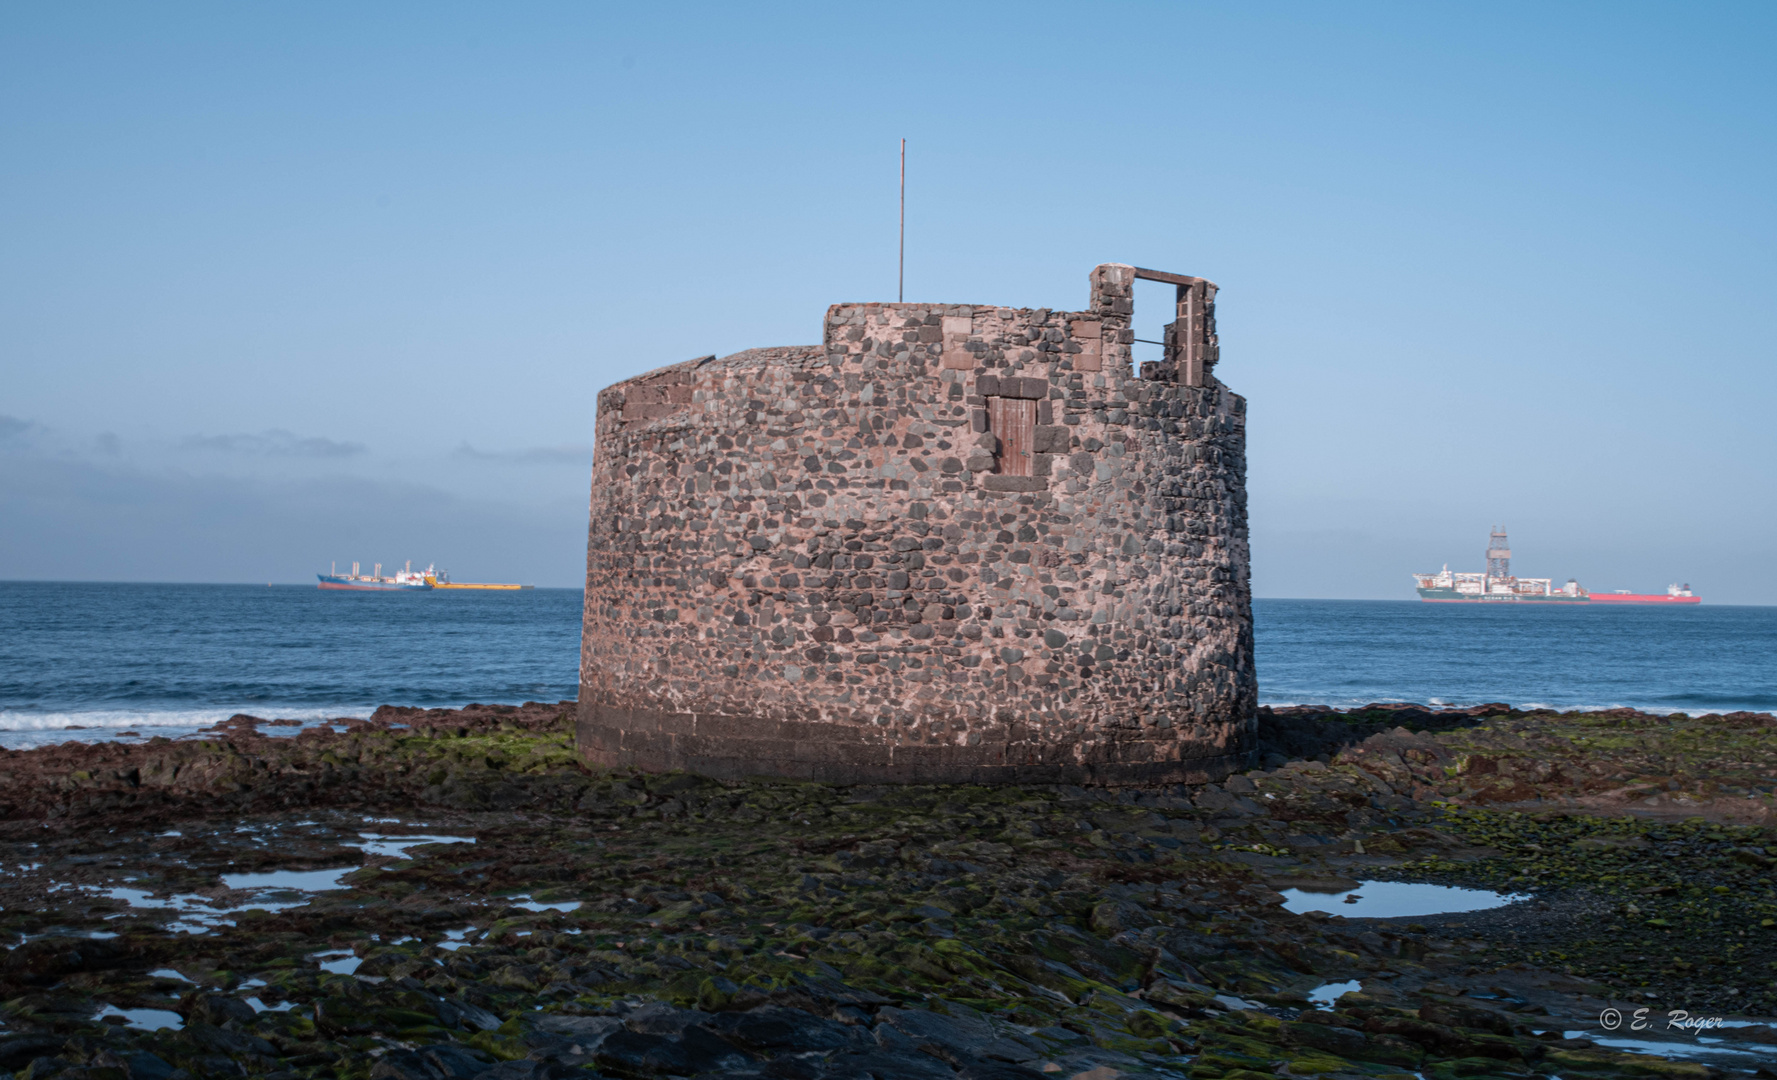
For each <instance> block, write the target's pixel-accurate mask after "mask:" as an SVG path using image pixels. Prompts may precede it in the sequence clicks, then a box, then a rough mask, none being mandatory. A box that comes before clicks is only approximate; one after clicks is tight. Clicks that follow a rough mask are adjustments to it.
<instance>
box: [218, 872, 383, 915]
mask: <svg viewBox="0 0 1777 1080" xmlns="http://www.w3.org/2000/svg"><path fill="white" fill-rule="evenodd" d="M356 869H358V868H357V867H356V866H348V867H346V868H345V869H343V870H270V871H266V872H264V873H259V874H223V875H222V883H223V884H224V885H227V886H228V887H229V888H231V889H295V890H297V891H299V892H324V891H326V890H328V889H347V888H350V887H351V886H349V885H341V884H340V881H339V879H340V878H343V877H345V876H346V875H347V874H349V873H351V872H352V871H354V870H356ZM255 906H259V907H263V906H264V905H262V904H261V905H255Z"/></svg>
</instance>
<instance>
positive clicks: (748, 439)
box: [577, 264, 1256, 784]
mask: <svg viewBox="0 0 1777 1080" xmlns="http://www.w3.org/2000/svg"><path fill="white" fill-rule="evenodd" d="M1137 278H1148V279H1155V280H1159V281H1164V282H1169V283H1171V284H1173V285H1175V286H1177V295H1178V308H1177V315H1178V318H1177V320H1176V321H1175V322H1173V323H1171V324H1170V325H1169V326H1168V327H1167V328H1166V333H1165V337H1166V341H1165V352H1164V359H1163V360H1162V361H1161V362H1158V363H1149V364H1144V365H1143V370H1142V372H1141V377H1140V378H1137V377H1135V376H1134V374H1133V373H1132V372H1131V370H1130V345H1131V343H1132V342H1133V340H1134V335H1133V331H1132V330H1131V329H1130V316H1131V313H1132V300H1133V293H1134V282H1135V280H1136V279H1137ZM1215 291H1216V289H1215V286H1214V285H1213V284H1211V283H1209V282H1207V281H1204V280H1202V279H1200V278H1191V277H1184V276H1182V275H1175V274H1162V273H1158V272H1156V271H1149V270H1142V269H1138V268H1136V267H1132V266H1124V265H1120V264H1106V265H1103V266H1099V267H1097V268H1096V269H1095V270H1093V271H1092V276H1091V302H1090V304H1089V306H1088V308H1087V310H1085V311H1080V312H1058V311H1049V310H1047V309H1034V310H1033V309H1012V308H1003V307H984V306H978V305H967V304H955V305H935V304H838V305H835V306H833V307H831V308H829V309H828V310H827V318H826V325H825V332H824V334H823V338H824V340H823V341H822V343H821V344H820V345H817V346H803V347H796V348H776V349H751V350H748V351H746V352H741V353H736V354H734V355H733V356H727V357H723V358H721V359H717V358H716V357H713V356H712V357H705V358H703V359H701V360H693V361H690V362H687V363H683V364H676V365H673V366H672V367H666V368H661V369H659V370H657V371H653V372H650V373H648V374H646V375H641V376H638V377H636V378H634V379H630V380H628V381H626V382H622V383H618V384H617V385H615V386H612V387H610V388H608V389H606V390H605V391H604V392H603V393H601V394H600V395H599V401H598V436H597V445H596V448H595V452H594V460H593V472H592V510H591V524H590V528H589V530H588V536H587V555H586V613H585V633H584V636H583V638H582V644H581V654H580V705H579V723H578V731H577V742H578V746H579V748H580V751H581V753H582V754H583V755H584V756H585V757H586V758H587V759H588V760H589V761H590V762H592V763H595V764H601V765H635V766H639V767H641V768H644V769H651V770H661V769H688V770H691V771H693V772H698V773H703V774H706V775H712V776H719V777H738V776H746V775H779V776H790V777H798V778H807V779H817V780H827V781H839V782H849V781H873V782H874V781H906V782H933V783H938V782H1005V781H1040V782H1072V783H1110V784H1116V783H1150V782H1175V781H1199V780H1206V779H1213V778H1215V777H1217V776H1220V775H1222V774H1225V773H1226V772H1228V771H1229V770H1231V769H1233V768H1235V767H1238V766H1241V765H1243V764H1244V759H1245V758H1246V756H1247V755H1248V753H1249V752H1250V749H1251V746H1252V738H1253V724H1254V711H1255V705H1256V694H1255V682H1254V677H1253V636H1252V600H1251V591H1250V587H1249V584H1248V576H1249V574H1248V550H1247V526H1246V456H1245V446H1246V428H1245V410H1246V403H1245V400H1244V399H1242V398H1241V397H1240V396H1239V395H1237V394H1234V393H1233V392H1231V391H1230V390H1228V389H1227V388H1226V387H1225V386H1223V385H1222V384H1221V383H1220V382H1219V381H1218V380H1217V379H1216V378H1215V377H1214V374H1213V369H1214V367H1215V362H1216V359H1217V356H1218V352H1217V348H1218V346H1217V340H1216V332H1215Z"/></svg>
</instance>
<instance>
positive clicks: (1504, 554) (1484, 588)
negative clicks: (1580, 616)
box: [1413, 525, 1702, 604]
mask: <svg viewBox="0 0 1777 1080" xmlns="http://www.w3.org/2000/svg"><path fill="white" fill-rule="evenodd" d="M1413 580H1414V582H1415V583H1416V584H1417V585H1418V588H1419V598H1420V599H1421V600H1423V601H1425V602H1426V603H1428V604H1524V603H1529V604H1586V603H1600V604H1604V603H1610V604H1698V603H1702V600H1701V598H1699V597H1698V596H1696V595H1695V594H1693V593H1692V592H1691V587H1690V586H1689V585H1671V586H1668V587H1667V589H1666V592H1665V593H1664V594H1660V593H1632V592H1629V591H1628V590H1626V589H1621V590H1618V591H1616V592H1614V593H1589V592H1587V591H1586V590H1585V589H1583V588H1581V587H1580V583H1579V582H1578V581H1575V580H1574V579H1573V578H1568V579H1567V583H1566V584H1565V585H1562V586H1561V587H1559V588H1557V587H1556V586H1555V581H1554V579H1553V578H1521V577H1515V576H1513V574H1512V547H1511V544H1510V543H1509V542H1508V541H1507V539H1506V531H1505V527H1504V526H1502V525H1496V526H1494V527H1493V531H1492V533H1491V534H1489V535H1488V537H1487V571H1486V573H1482V574H1473V573H1464V572H1452V571H1451V569H1450V564H1449V563H1445V564H1444V568H1443V569H1442V570H1440V571H1438V572H1437V573H1435V574H1414V575H1413Z"/></svg>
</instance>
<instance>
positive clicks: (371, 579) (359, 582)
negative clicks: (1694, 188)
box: [315, 559, 531, 592]
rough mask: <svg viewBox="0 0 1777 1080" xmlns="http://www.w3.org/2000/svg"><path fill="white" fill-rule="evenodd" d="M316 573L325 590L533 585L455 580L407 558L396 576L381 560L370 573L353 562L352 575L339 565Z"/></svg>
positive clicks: (403, 589)
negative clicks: (389, 573) (386, 570)
mask: <svg viewBox="0 0 1777 1080" xmlns="http://www.w3.org/2000/svg"><path fill="white" fill-rule="evenodd" d="M315 576H316V577H317V578H319V579H320V580H321V585H320V587H321V588H323V589H344V590H348V591H352V592H406V591H414V590H418V591H425V590H429V589H493V590H497V591H507V590H512V589H529V588H531V586H529V585H503V584H496V583H493V582H480V581H452V580H451V579H450V575H449V574H448V573H446V572H445V571H443V570H439V569H438V568H436V567H433V566H427V567H426V568H425V569H424V570H415V569H414V568H413V560H412V559H409V560H407V565H406V566H405V567H403V568H402V569H400V570H397V571H395V574H394V576H393V577H384V576H383V564H382V563H377V564H376V568H375V569H374V570H373V571H372V572H371V573H369V574H360V573H359V572H358V564H357V563H353V564H352V572H351V573H349V574H342V573H340V572H339V567H338V565H337V564H335V565H334V566H332V567H330V568H329V572H328V573H325V574H316V575H315Z"/></svg>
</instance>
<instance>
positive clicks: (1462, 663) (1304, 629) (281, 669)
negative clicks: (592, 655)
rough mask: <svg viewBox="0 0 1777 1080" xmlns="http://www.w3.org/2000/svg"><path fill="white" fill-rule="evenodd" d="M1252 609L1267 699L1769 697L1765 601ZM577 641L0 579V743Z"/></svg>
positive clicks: (185, 589)
mask: <svg viewBox="0 0 1777 1080" xmlns="http://www.w3.org/2000/svg"><path fill="white" fill-rule="evenodd" d="M1254 618H1255V623H1256V626H1255V632H1256V637H1257V660H1258V671H1259V687H1260V700H1261V701H1262V702H1264V703H1266V704H1326V705H1334V706H1352V705H1362V704H1366V703H1369V702H1418V703H1422V704H1433V705H1473V704H1480V703H1483V702H1493V701H1500V702H1507V703H1509V704H1513V705H1518V706H1521V707H1534V706H1548V707H1552V708H1558V709H1567V708H1580V707H1586V708H1593V707H1610V706H1621V705H1627V706H1631V707H1634V708H1640V709H1646V710H1649V711H1652V712H1658V713H1668V712H1688V713H1692V714H1701V713H1709V712H1731V711H1734V710H1739V709H1748V710H1754V711H1770V710H1777V608H1769V607H1765V608H1758V607H1721V606H1711V605H1708V604H1704V605H1699V606H1697V607H1682V608H1681V607H1645V608H1643V607H1602V606H1600V607H1596V608H1593V607H1580V606H1567V605H1561V606H1558V607H1557V606H1549V607H1543V606H1540V605H1539V606H1517V607H1481V606H1467V605H1450V604H1421V603H1418V602H1417V601H1343V600H1259V601H1257V602H1256V603H1255V605H1254ZM579 652H580V593H579V592H578V591H577V590H572V589H535V590H525V591H523V592H506V593H474V592H461V593H459V592H448V593H447V592H433V593H419V592H416V593H350V592H322V591H321V590H319V589H315V588H313V587H300V586H278V587H266V586H257V587H255V586H244V585H133V584H124V585H117V584H88V583H63V582H0V746H6V747H14V748H17V747H25V746H33V745H40V744H43V743H47V742H57V741H64V740H68V739H87V740H91V739H95V738H124V739H130V740H134V739H138V738H149V737H152V736H154V735H166V736H177V735H182V734H187V733H190V732H192V731H195V730H197V729H199V728H201V727H206V726H208V725H210V724H213V723H215V722H217V721H218V720H222V719H226V718H227V717H229V716H231V715H233V714H235V713H237V712H246V713H252V714H253V715H255V716H263V717H268V718H271V717H277V718H285V719H293V720H300V721H304V722H305V723H320V722H324V721H327V720H330V719H335V718H341V717H361V716H366V715H368V714H369V713H370V711H371V710H373V709H375V708H376V706H378V705H381V704H398V705H420V706H428V707H436V706H460V705H465V704H468V703H470V702H481V703H484V704H486V703H513V704H517V703H520V702H524V701H562V700H566V699H570V698H572V697H574V695H575V693H576V692H577V688H578V678H577V673H576V666H577V665H578V663H579ZM272 730H277V729H272ZM286 730H289V729H286Z"/></svg>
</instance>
